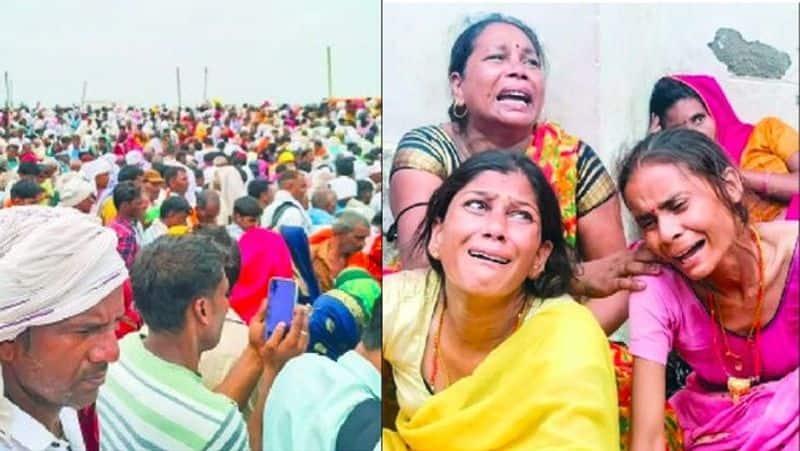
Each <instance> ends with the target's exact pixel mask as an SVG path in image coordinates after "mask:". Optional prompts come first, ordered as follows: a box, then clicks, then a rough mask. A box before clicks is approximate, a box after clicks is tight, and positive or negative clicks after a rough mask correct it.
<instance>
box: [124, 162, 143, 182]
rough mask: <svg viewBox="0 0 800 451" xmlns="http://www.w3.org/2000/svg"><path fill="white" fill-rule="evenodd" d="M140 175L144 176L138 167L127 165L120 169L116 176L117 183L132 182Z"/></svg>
mask: <svg viewBox="0 0 800 451" xmlns="http://www.w3.org/2000/svg"><path fill="white" fill-rule="evenodd" d="M142 175H144V171H143V170H142V169H141V168H140V167H139V166H134V165H130V164H128V165H125V166H123V167H122V168H120V170H119V174H117V182H120V183H121V182H128V181H130V182H132V181H134V180H136V178H137V177H139V176H142Z"/></svg>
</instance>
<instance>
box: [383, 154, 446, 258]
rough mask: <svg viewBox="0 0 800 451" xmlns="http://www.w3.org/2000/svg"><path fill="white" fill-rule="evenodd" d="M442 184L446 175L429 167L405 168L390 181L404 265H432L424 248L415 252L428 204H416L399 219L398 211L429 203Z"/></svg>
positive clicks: (390, 192)
mask: <svg viewBox="0 0 800 451" xmlns="http://www.w3.org/2000/svg"><path fill="white" fill-rule="evenodd" d="M441 184H442V179H440V178H439V177H437V176H435V175H433V174H431V173H429V172H425V171H420V170H416V169H401V170H399V171H397V172H396V173H394V174H393V175H392V178H391V180H390V182H389V203H390V206H391V209H392V215H394V217H395V221H397V250H398V251H399V252H400V260H401V264H402V267H403V269H414V268H420V267H425V266H428V261H427V259H426V258H425V253H424V252H418V251H417V252H412V247H413V245H414V238H415V237H414V235H415V233H416V231H417V229H418V228H419V226H420V224H422V221H423V219H424V217H425V210H426V206H425V205H420V206H417V207H412V208H411V209H410V210H407V211H406V212H405V213H403V215H402V216H401V217H400V220H399V221H398V220H397V215H398V214H399V213H400V212H402V211H403V210H404V209H406V208H407V207H409V206H411V205H414V204H417V203H426V204H427V202H428V201H429V200H430V198H431V194H433V192H434V191H435V190H436V188H438V187H439V186H440V185H441Z"/></svg>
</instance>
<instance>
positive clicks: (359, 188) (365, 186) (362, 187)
mask: <svg viewBox="0 0 800 451" xmlns="http://www.w3.org/2000/svg"><path fill="white" fill-rule="evenodd" d="M374 191H375V187H374V186H373V185H372V182H370V181H369V180H358V181H356V197H361V194H363V193H370V194H372V193H373V192H374Z"/></svg>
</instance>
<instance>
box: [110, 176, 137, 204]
mask: <svg viewBox="0 0 800 451" xmlns="http://www.w3.org/2000/svg"><path fill="white" fill-rule="evenodd" d="M141 195H142V190H141V188H139V187H138V186H136V185H134V184H133V182H122V183H119V184H117V186H115V187H114V194H113V196H114V208H116V209H117V210H119V208H120V207H121V206H122V204H123V203H125V202H131V201H133V200H136V199H138V198H139V197H141Z"/></svg>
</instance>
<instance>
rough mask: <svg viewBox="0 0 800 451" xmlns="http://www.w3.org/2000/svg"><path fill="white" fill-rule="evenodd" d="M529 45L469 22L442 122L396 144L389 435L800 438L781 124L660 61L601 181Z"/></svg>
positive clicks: (622, 440) (579, 440)
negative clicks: (620, 332)
mask: <svg viewBox="0 0 800 451" xmlns="http://www.w3.org/2000/svg"><path fill="white" fill-rule="evenodd" d="M409 45H411V44H409ZM543 48H544V47H543V45H542V44H541V42H540V40H539V37H538V36H537V35H536V33H535V32H534V31H533V29H531V27H529V26H528V25H527V24H525V23H523V22H522V21H520V20H518V19H517V18H514V17H509V16H505V15H502V14H489V15H486V16H482V17H480V18H478V19H476V20H473V21H471V22H470V23H469V24H468V25H467V26H466V27H465V29H464V30H463V31H462V32H461V33H460V34H459V35H458V37H457V38H456V40H455V42H454V43H453V45H452V48H451V51H450V61H449V65H448V69H447V73H446V74H442V75H443V76H444V75H446V76H447V80H448V81H449V83H450V88H451V95H452V104H451V105H450V107H449V108H448V111H447V113H448V116H449V119H450V120H449V121H448V122H445V123H443V124H436V125H424V126H421V127H417V128H414V129H412V130H410V131H408V132H407V133H405V135H403V137H402V138H401V140H400V142H399V143H398V146H397V150H396V151H395V153H394V157H393V161H392V164H391V170H390V173H389V185H390V190H389V198H390V203H391V210H392V213H393V216H394V224H393V225H392V226H391V228H390V229H389V233H387V239H389V240H393V241H394V243H393V245H394V246H396V248H397V251H398V252H399V260H400V261H399V262H397V263H394V267H393V268H392V270H393V271H399V272H397V273H395V274H391V275H388V276H386V277H385V278H384V305H383V311H384V340H383V359H384V362H383V364H382V365H383V373H382V374H383V390H384V396H383V408H384V412H383V419H384V431H383V439H384V447H385V448H387V449H408V448H410V449H459V450H476V451H477V450H485V449H592V450H619V449H623V450H626V449H634V450H648V451H652V450H663V449H670V450H678V449H690V450H734V449H735V450H753V451H755V450H784V449H787V450H788V449H797V447H798V446H800V429H798V418H799V414H800V396H798V385H800V380H799V379H798V371H800V369H799V367H800V349H798V346H797V343H798V340H800V335H799V334H798V331H799V330H800V328H799V327H798V324H800V315H798V311H800V300H799V299H798V298H799V296H798V285H799V284H798V272H797V271H798V265H799V263H798V258H799V257H798V252H800V251H798V244H797V243H798V226H797V219H798V195H799V194H800V178H799V177H798V175H799V172H800V152H798V151H799V150H800V141H799V140H798V134H797V130H796V128H794V127H792V126H790V125H788V124H786V123H784V122H782V121H781V120H779V119H777V118H765V119H763V120H761V121H759V122H758V123H756V124H747V123H745V122H743V121H741V120H740V119H739V118H738V116H737V115H736V113H735V112H734V109H733V107H732V106H731V104H730V102H729V101H728V100H727V98H726V97H725V95H724V93H723V91H722V88H721V87H720V85H719V84H718V83H717V82H716V80H715V79H714V78H713V77H711V76H708V75H685V74H679V75H670V76H665V77H663V78H661V79H660V80H658V81H657V83H656V84H655V85H654V86H653V89H652V94H651V98H650V129H649V131H648V133H647V135H646V136H642V137H641V141H640V142H639V143H637V144H636V145H634V146H632V148H631V149H630V150H628V151H626V152H624V154H623V155H621V163H620V166H619V168H617V171H616V172H617V179H616V180H615V179H614V178H613V177H612V176H611V174H610V173H609V171H608V170H607V169H606V168H605V166H604V164H603V162H602V161H601V160H600V158H599V157H598V156H597V154H596V153H595V151H594V150H593V149H592V148H591V147H590V146H589V145H588V144H587V143H585V142H584V141H582V140H581V139H579V138H578V137H576V136H574V135H572V134H570V133H568V132H567V131H566V130H565V129H563V128H562V127H560V126H559V125H557V124H556V123H554V122H551V121H548V120H544V119H543V118H542V117H540V116H541V112H542V107H543V102H544V99H545V97H546V95H545V93H546V90H547V85H548V84H550V83H558V80H557V79H553V80H548V81H547V83H545V74H546V72H547V66H546V61H547V59H546V58H545V54H544V52H543ZM641 102H642V103H643V104H645V103H646V102H647V99H641ZM575 107H576V108H580V107H582V106H578V105H576V106H575ZM551 114H552V112H551ZM622 202H624V204H625V205H626V206H627V208H628V210H629V211H630V212H631V213H632V215H633V217H634V218H635V220H636V225H637V226H638V232H639V235H640V236H641V239H640V240H638V241H636V242H627V241H626V239H625V234H624V233H623V226H622V224H623V221H622V215H621V205H622ZM576 301H577V302H576ZM581 304H582V305H581ZM626 321H628V324H629V327H630V331H629V333H630V340H629V342H628V343H621V342H616V341H610V340H609V339H608V338H607V336H608V335H611V334H612V333H613V332H614V331H615V330H617V329H618V328H619V327H620V325H622V324H623V323H624V322H626Z"/></svg>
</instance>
